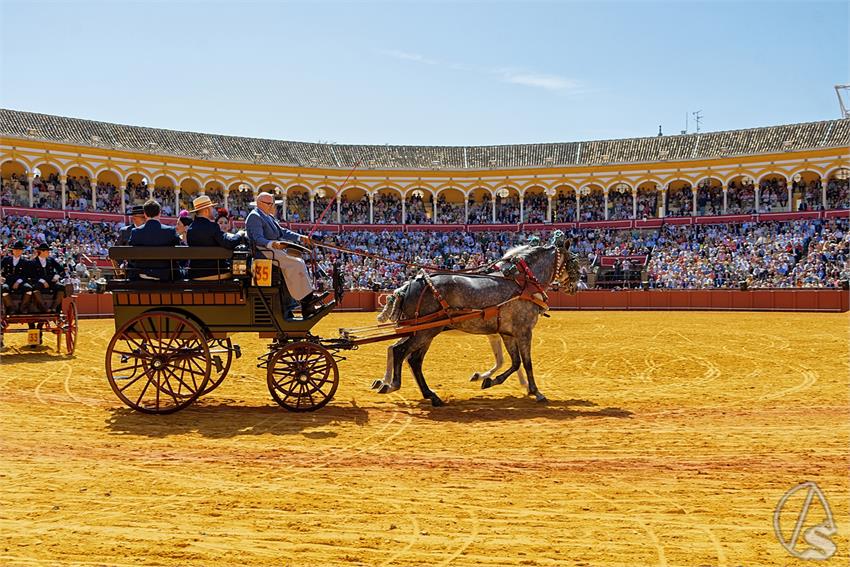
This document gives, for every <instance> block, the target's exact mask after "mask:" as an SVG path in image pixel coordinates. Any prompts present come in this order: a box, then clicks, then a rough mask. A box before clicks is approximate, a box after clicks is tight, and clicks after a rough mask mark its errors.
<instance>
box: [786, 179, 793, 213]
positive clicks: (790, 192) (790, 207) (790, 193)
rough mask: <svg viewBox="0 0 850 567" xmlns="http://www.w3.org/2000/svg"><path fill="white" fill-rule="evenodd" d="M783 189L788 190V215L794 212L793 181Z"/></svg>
mask: <svg viewBox="0 0 850 567" xmlns="http://www.w3.org/2000/svg"><path fill="white" fill-rule="evenodd" d="M785 188H786V189H787V190H788V212H789V213H790V212H791V211H793V210H794V205H793V204H792V201H793V200H794V181H791V183H786V185H785Z"/></svg>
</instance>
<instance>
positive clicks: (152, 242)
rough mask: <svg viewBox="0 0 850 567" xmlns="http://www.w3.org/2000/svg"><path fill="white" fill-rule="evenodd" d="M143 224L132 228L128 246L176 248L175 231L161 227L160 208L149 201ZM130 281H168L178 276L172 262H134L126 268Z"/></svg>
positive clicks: (177, 242)
mask: <svg viewBox="0 0 850 567" xmlns="http://www.w3.org/2000/svg"><path fill="white" fill-rule="evenodd" d="M144 209H145V218H146V219H147V220H146V221H145V224H144V225H142V226H140V227H139V228H134V229H133V231H132V232H131V233H130V246H156V247H160V246H177V245H179V244H180V237H179V236H177V231H176V230H174V228H173V227H170V226H162V224H161V223H160V222H159V215H160V213H161V212H162V208H161V207H160V206H159V203H157V202H156V201H154V200H153V199H151V200H150V201H148V202H146V203H145V205H144ZM127 271H128V273H129V276H130V279H140V278H141V279H144V280H161V281H170V280H172V279H174V277H175V276H179V270H178V269H176V266H175V267H174V268H172V262H170V261H168V260H136V261H134V262H131V263H130V265H129V266H128V270H127Z"/></svg>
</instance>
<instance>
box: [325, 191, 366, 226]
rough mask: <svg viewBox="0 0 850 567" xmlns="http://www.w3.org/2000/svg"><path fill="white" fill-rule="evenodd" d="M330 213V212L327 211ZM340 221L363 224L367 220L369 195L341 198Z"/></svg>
mask: <svg viewBox="0 0 850 567" xmlns="http://www.w3.org/2000/svg"><path fill="white" fill-rule="evenodd" d="M328 214H330V213H328ZM339 214H340V222H343V223H346V224H365V223H368V222H369V196H368V195H366V194H364V195H363V196H362V197H360V198H359V199H351V198H349V197H346V198H343V199H342V201H341V202H340V211H339Z"/></svg>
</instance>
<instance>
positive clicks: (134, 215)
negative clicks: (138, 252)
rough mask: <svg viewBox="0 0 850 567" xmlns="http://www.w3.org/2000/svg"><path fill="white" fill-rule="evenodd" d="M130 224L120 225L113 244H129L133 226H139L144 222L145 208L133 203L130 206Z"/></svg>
mask: <svg viewBox="0 0 850 567" xmlns="http://www.w3.org/2000/svg"><path fill="white" fill-rule="evenodd" d="M129 214H130V224H128V225H125V226H122V227H121V229H120V230H119V231H118V239H117V240H115V246H129V245H130V235H131V234H132V232H133V229H134V228H139V227H140V226H143V225H144V224H145V208H144V207H143V206H142V205H133V206H132V207H130V213H129Z"/></svg>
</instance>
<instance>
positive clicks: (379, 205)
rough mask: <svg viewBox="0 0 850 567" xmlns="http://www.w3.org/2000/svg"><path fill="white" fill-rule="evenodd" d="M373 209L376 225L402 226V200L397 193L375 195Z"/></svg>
mask: <svg viewBox="0 0 850 567" xmlns="http://www.w3.org/2000/svg"><path fill="white" fill-rule="evenodd" d="M372 208H373V209H374V217H375V218H374V219H373V220H374V223H375V224H401V198H400V197H399V195H398V193H396V192H395V191H392V192H387V193H378V194H377V195H375V200H374V202H373V203H372Z"/></svg>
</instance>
